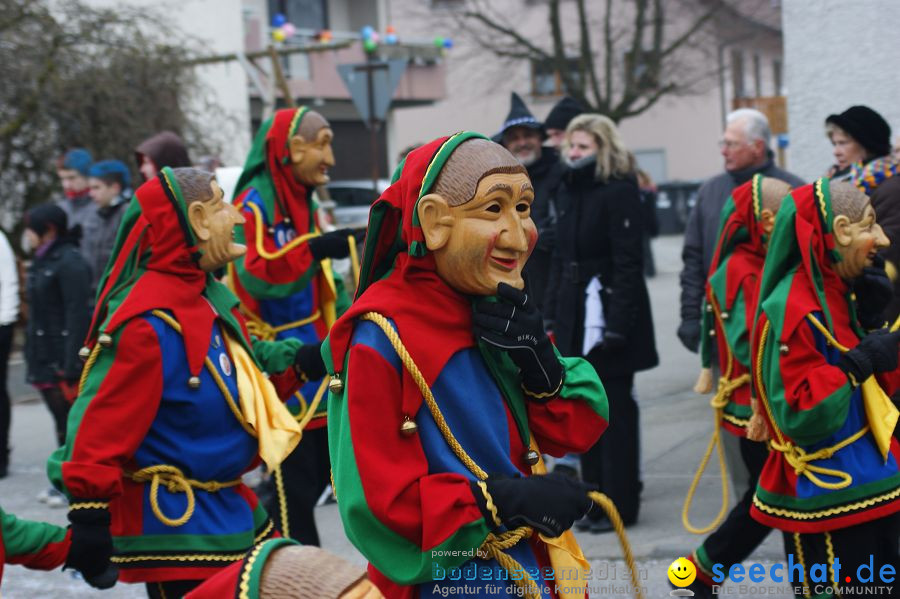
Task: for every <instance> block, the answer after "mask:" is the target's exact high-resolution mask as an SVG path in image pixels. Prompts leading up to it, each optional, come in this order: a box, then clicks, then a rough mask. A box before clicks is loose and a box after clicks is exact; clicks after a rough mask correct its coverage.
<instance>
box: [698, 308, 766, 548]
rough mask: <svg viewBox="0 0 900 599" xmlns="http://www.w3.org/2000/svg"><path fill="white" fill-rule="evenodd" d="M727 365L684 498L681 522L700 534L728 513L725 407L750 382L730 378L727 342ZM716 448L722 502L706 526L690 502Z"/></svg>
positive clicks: (721, 325) (747, 377) (731, 359)
mask: <svg viewBox="0 0 900 599" xmlns="http://www.w3.org/2000/svg"><path fill="white" fill-rule="evenodd" d="M709 299H710V302H709V305H710V306H711V307H712V309H713V313H714V314H715V318H716V322H717V323H718V324H719V328H721V329H722V330H724V329H725V324H724V322H723V319H722V312H721V311H720V310H719V304H718V302H716V300H715V297H711V298H709ZM725 364H726V367H725V368H726V370H725V373H724V374H723V375H722V376H721V377H720V378H719V385H718V388H717V390H716V394H715V395H714V396H713V398H712V400H710V406H711V407H712V409H713V430H712V437H710V439H709V443H708V444H707V446H706V452H705V453H704V454H703V457H702V458H701V459H700V464H698V465H697V470H696V472H694V478H693V479H692V480H691V486H690V487H688V492H687V495H685V497H684V505H683V506H682V508H681V524H682V525H683V526H684V528H685V530H687V531H688V532H691V533H694V534H698V535H703V534H706V533H708V532H711V531H713V530H715V529H716V528H718V526H719V525H720V524H721V523H722V521H723V520H725V516H726V515H727V514H728V466H727V464H726V462H725V448H724V447H723V445H722V433H721V429H722V418H723V414H724V410H725V406H727V405H728V403H729V402H730V401H731V396H732V394H733V393H734V392H735V391H736V390H737V389H739V388H741V387H742V386H744V385H747V384H749V383H750V375H749V374H744V375H741V376H739V377H737V378H736V379H734V380H731V374H732V372H733V369H734V356H733V354H732V352H731V347H730V346H729V345H728V343H725ZM713 449H715V450H716V455H717V456H718V458H719V473H720V474H721V476H722V502H721V504H720V505H719V513H718V514H717V515H716V517H715V518H713V520H712V522H710V523H709V524H707V525H706V526H703V527H696V526H694V525H693V524H691V518H690V512H691V504H692V503H693V501H694V493H695V492H696V491H697V486H698V485H699V484H700V479H701V478H703V473H704V472H705V471H706V467H707V466H708V465H709V458H710V456H711V455H712V452H713Z"/></svg>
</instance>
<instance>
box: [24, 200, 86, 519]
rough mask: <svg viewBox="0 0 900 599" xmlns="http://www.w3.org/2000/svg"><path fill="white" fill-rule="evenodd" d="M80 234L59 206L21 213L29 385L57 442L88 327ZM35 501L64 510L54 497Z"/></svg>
mask: <svg viewBox="0 0 900 599" xmlns="http://www.w3.org/2000/svg"><path fill="white" fill-rule="evenodd" d="M79 235H80V229H78V228H73V230H72V231H70V230H69V218H68V216H67V215H66V213H65V212H64V211H63V209H62V208H60V207H59V206H58V205H56V204H53V203H46V204H40V205H38V206H35V207H34V208H32V209H31V210H29V211H28V212H27V213H26V214H25V235H24V245H26V246H27V247H26V248H23V249H26V251H29V252H31V253H32V261H31V265H30V266H29V267H28V274H27V276H26V280H25V297H26V298H27V301H28V306H29V312H28V313H29V318H28V325H27V327H26V329H25V364H26V367H27V379H28V382H29V383H31V384H32V385H34V386H35V387H36V388H37V389H38V390H39V391H40V393H41V397H42V398H43V400H44V403H46V404H47V408H48V409H49V410H50V413H51V414H52V416H53V421H54V424H55V426H56V440H57V442H58V443H59V444H60V445H62V444H63V443H64V442H65V439H66V418H67V416H68V413H69V406H70V405H71V402H72V401H73V400H74V398H75V397H74V396H75V393H77V389H78V379H79V377H80V376H81V366H82V362H81V359H80V358H79V357H78V350H79V349H80V348H81V342H82V341H83V340H84V336H85V333H87V328H88V319H89V313H88V304H89V301H90V288H91V269H90V266H88V263H87V262H86V261H85V259H84V258H83V257H82V256H81V253H80V252H79V251H78V240H79ZM39 499H41V500H43V501H47V502H48V503H50V504H51V505H52V506H53V507H57V506H58V507H62V506H63V505H65V502H64V501H51V499H57V500H58V499H60V496H59V495H58V494H55V493H54V494H47V497H46V498H45V497H44V494H42V495H40V496H39Z"/></svg>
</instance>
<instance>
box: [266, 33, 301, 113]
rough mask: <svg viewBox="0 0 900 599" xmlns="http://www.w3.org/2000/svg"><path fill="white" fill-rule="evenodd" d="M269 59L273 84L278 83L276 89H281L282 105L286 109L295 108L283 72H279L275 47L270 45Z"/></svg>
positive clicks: (279, 67) (279, 65)
mask: <svg viewBox="0 0 900 599" xmlns="http://www.w3.org/2000/svg"><path fill="white" fill-rule="evenodd" d="M269 58H271V59H272V73H273V74H274V75H275V82H276V83H278V87H279V88H280V89H281V95H282V96H283V97H284V105H285V106H286V107H288V108H296V107H297V104H296V102H294V95H293V94H292V93H291V88H290V86H289V85H288V82H287V79H285V78H284V71H282V70H281V60H280V59H279V56H278V53H277V52H276V51H275V47H274V46H271V45H270V46H269Z"/></svg>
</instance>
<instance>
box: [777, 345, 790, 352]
mask: <svg viewBox="0 0 900 599" xmlns="http://www.w3.org/2000/svg"><path fill="white" fill-rule="evenodd" d="M778 351H780V352H781V353H783V354H787V353H788V351H790V348H788V345H787V343H782V344H781V345H779V346H778Z"/></svg>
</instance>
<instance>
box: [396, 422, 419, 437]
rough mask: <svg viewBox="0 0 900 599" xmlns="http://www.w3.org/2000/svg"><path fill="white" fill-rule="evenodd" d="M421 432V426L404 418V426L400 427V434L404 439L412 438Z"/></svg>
mask: <svg viewBox="0 0 900 599" xmlns="http://www.w3.org/2000/svg"><path fill="white" fill-rule="evenodd" d="M418 431H419V425H417V424H416V423H415V422H413V421H412V420H410V419H409V417H406V418H404V420H403V424H401V425H400V434H401V435H403V436H404V437H412V436H413V435H415V434H416V433H417V432H418Z"/></svg>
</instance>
